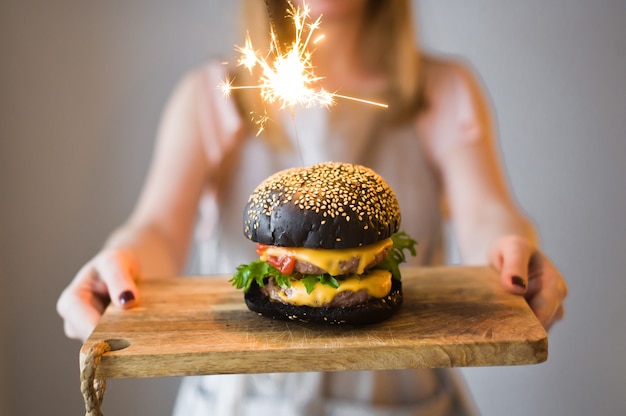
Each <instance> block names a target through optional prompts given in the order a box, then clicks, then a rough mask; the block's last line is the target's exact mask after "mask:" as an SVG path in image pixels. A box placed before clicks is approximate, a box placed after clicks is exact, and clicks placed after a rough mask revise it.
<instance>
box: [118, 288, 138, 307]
mask: <svg viewBox="0 0 626 416" xmlns="http://www.w3.org/2000/svg"><path fill="white" fill-rule="evenodd" d="M134 300H135V295H134V294H133V292H131V291H130V290H127V291H126V292H122V294H121V295H120V303H121V304H122V305H126V304H127V303H129V302H132V301H134Z"/></svg>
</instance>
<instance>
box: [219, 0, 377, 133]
mask: <svg viewBox="0 0 626 416" xmlns="http://www.w3.org/2000/svg"><path fill="white" fill-rule="evenodd" d="M287 13H288V15H289V17H290V18H291V19H292V20H293V24H294V27H295V39H294V41H293V43H292V44H291V45H290V46H288V47H287V49H286V50H285V51H284V52H281V47H280V45H279V42H278V39H277V35H276V32H275V31H274V29H273V28H271V29H270V36H271V43H270V49H269V51H268V53H267V56H266V57H264V56H262V55H261V54H260V53H259V52H257V51H255V50H254V46H253V45H252V41H251V40H250V37H249V36H248V37H246V41H245V45H244V46H243V47H237V51H238V52H239V53H240V54H241V57H240V58H239V60H238V65H239V66H244V67H246V68H247V69H248V70H249V71H250V72H252V71H253V69H254V68H255V67H257V66H258V67H259V68H260V70H261V75H260V78H259V84H257V85H248V86H246V85H243V86H233V81H232V80H227V81H224V82H222V84H221V85H220V88H221V89H222V91H223V93H224V94H225V95H229V94H230V93H231V91H232V90H235V89H258V90H260V94H261V98H262V100H263V101H265V102H266V103H268V104H274V103H278V104H279V105H280V108H281V109H284V108H287V107H288V108H291V109H292V110H293V108H294V107H295V106H296V105H301V106H304V107H313V106H320V107H329V106H331V105H333V104H334V103H335V99H336V98H340V99H346V100H352V101H358V102H361V103H364V104H370V105H375V106H379V107H384V108H387V105H386V104H382V103H378V102H375V101H369V100H363V99H360V98H355V97H350V96H346V95H341V94H337V93H332V92H329V91H326V90H325V89H323V88H321V87H317V84H318V83H319V81H320V80H321V79H322V78H321V77H318V76H316V75H315V72H314V68H313V64H312V62H311V52H310V51H309V44H311V43H313V44H315V43H317V42H318V41H320V40H321V39H323V37H324V36H323V35H319V36H317V37H316V38H315V39H314V40H312V39H313V35H314V33H315V31H316V30H317V29H319V26H320V22H321V16H320V17H318V18H317V19H316V20H315V21H314V22H313V23H307V22H308V21H309V17H310V16H309V13H310V8H309V6H308V5H307V4H306V3H304V4H303V7H302V8H300V7H294V6H293V4H291V2H289V9H288V10H287ZM255 122H256V123H257V124H258V125H259V131H258V133H257V135H258V134H259V133H260V132H261V131H262V130H263V126H264V124H265V122H267V114H264V115H263V116H261V117H257V118H256V121H255Z"/></svg>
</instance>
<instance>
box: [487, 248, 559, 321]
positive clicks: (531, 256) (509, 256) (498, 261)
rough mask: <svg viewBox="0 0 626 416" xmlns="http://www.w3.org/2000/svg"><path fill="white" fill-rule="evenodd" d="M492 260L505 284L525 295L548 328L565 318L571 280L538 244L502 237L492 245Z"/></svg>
mask: <svg viewBox="0 0 626 416" xmlns="http://www.w3.org/2000/svg"><path fill="white" fill-rule="evenodd" d="M489 260H490V262H491V264H493V265H494V266H495V267H496V269H498V271H499V272H500V280H501V282H502V286H503V287H504V288H505V289H506V290H507V291H509V292H511V293H515V294H519V295H524V297H525V298H526V300H527V301H528V304H529V305H530V307H531V309H532V310H533V312H534V313H535V315H537V318H538V319H539V322H541V324H542V325H543V326H544V327H545V328H546V330H548V329H550V327H551V326H552V325H553V324H554V323H555V322H557V321H559V320H561V319H563V315H564V306H563V301H564V300H565V297H566V296H567V291H568V289H567V283H565V279H564V278H563V276H562V275H561V273H560V272H559V270H558V269H557V268H556V267H555V266H554V264H553V263H552V261H550V259H549V258H548V257H546V256H545V255H544V254H543V253H541V251H539V250H538V249H537V247H535V245H534V244H532V243H531V242H530V241H528V240H526V239H524V238H522V237H519V236H506V237H502V238H500V239H498V240H497V241H496V242H495V244H494V245H493V246H492V249H491V252H490V258H489Z"/></svg>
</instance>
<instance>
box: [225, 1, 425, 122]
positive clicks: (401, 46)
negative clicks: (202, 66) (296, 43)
mask: <svg viewBox="0 0 626 416" xmlns="http://www.w3.org/2000/svg"><path fill="white" fill-rule="evenodd" d="M288 8H289V2H288V1H287V0H265V1H262V0H243V1H242V12H243V14H242V22H243V28H242V29H243V30H242V33H243V34H245V35H246V36H249V37H250V39H251V40H252V44H253V45H255V48H258V49H260V50H266V49H267V48H269V45H270V42H271V39H270V30H274V31H275V32H276V36H277V38H278V41H279V44H289V43H291V42H292V41H293V35H294V33H293V31H294V29H293V25H292V22H291V21H290V20H289V19H284V17H285V15H286V13H287V12H286V11H287V9H288ZM365 19H366V21H365V24H364V25H363V27H364V31H363V32H364V33H362V34H361V36H360V39H361V40H362V41H361V45H360V50H359V51H358V52H359V54H360V56H361V58H362V59H363V63H364V64H365V65H367V66H368V68H371V69H374V70H375V71H377V72H379V73H382V74H384V75H385V76H386V78H387V80H388V82H389V84H388V85H389V87H388V90H387V91H386V97H385V99H386V100H387V103H388V104H389V110H388V111H389V112H390V115H391V117H390V118H391V119H392V120H395V121H404V120H407V119H408V118H409V117H412V116H414V115H415V114H416V113H417V112H418V111H419V109H420V108H421V107H422V105H423V98H422V85H421V84H422V82H421V78H422V74H421V57H420V56H421V55H420V50H419V43H418V41H417V35H416V32H415V29H414V25H413V11H412V7H411V0H367V5H366V13H365ZM270 20H271V22H270ZM270 26H271V27H270ZM322 27H323V16H322ZM252 78H253V75H251V74H249V72H248V71H247V70H245V69H244V68H241V67H240V68H238V70H237V71H236V78H235V85H237V84H239V85H246V84H247V85H250V83H251V82H252V83H254V80H253V79H252ZM236 100H237V102H238V105H239V106H240V110H241V111H242V114H249V113H252V112H254V111H255V109H258V107H259V106H260V97H259V94H258V91H255V90H237V94H236Z"/></svg>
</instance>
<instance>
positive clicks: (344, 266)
mask: <svg viewBox="0 0 626 416" xmlns="http://www.w3.org/2000/svg"><path fill="white" fill-rule="evenodd" d="M392 246H393V241H392V240H391V238H386V239H384V240H382V241H379V242H377V243H374V244H370V245H368V246H364V247H355V248H340V249H319V248H305V247H277V246H268V245H265V244H258V245H257V253H258V254H259V256H260V259H261V260H262V261H266V262H268V263H269V264H271V265H272V266H274V267H276V268H277V269H278V270H280V271H281V273H283V274H291V273H293V272H294V269H295V266H296V264H297V262H301V263H307V264H310V265H312V266H314V267H316V268H317V269H319V270H316V271H317V272H320V273H328V274H330V275H331V276H339V275H344V274H347V273H356V274H363V273H364V272H365V270H366V269H368V268H370V267H372V266H374V265H376V264H377V263H380V261H381V260H382V259H383V258H384V257H385V256H386V254H387V253H388V252H389V250H390V249H391V247H392ZM355 261H356V264H354V263H355Z"/></svg>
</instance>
